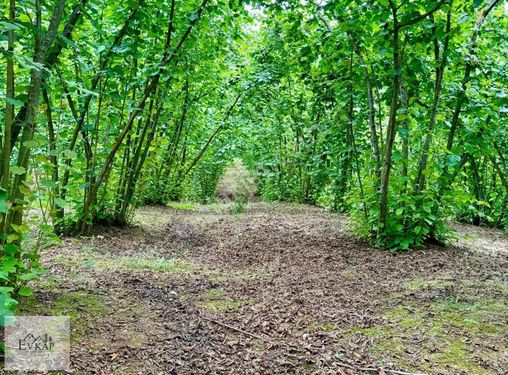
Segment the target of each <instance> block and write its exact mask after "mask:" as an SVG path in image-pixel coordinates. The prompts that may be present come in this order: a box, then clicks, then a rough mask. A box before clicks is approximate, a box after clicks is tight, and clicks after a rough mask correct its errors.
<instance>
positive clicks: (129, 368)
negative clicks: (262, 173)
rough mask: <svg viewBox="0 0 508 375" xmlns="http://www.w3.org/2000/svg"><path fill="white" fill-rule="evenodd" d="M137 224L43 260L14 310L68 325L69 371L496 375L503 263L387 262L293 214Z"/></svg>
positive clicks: (269, 207) (210, 214)
mask: <svg viewBox="0 0 508 375" xmlns="http://www.w3.org/2000/svg"><path fill="white" fill-rule="evenodd" d="M136 221H137V223H138V224H137V225H136V226H134V227H132V228H126V229H107V230H103V231H101V232H100V233H96V234H95V235H94V236H93V237H90V238H82V239H66V240H65V245H64V246H61V247H59V248H54V249H50V250H48V251H47V252H45V253H44V255H43V259H44V262H45V264H46V266H47V268H48V269H49V271H50V272H49V274H48V275H46V276H45V277H44V278H43V280H41V282H40V285H38V286H37V288H38V289H39V290H40V292H38V293H36V294H35V296H33V297H31V298H29V299H27V300H26V301H24V304H23V305H22V307H21V309H20V314H67V315H70V316H71V317H72V326H73V345H72V368H73V372H74V373H76V374H210V373H213V374H282V373H296V374H361V373H376V372H377V373H380V374H383V373H390V372H391V371H392V372H393V371H395V372H397V371H399V372H400V371H405V372H419V373H428V374H505V373H506V369H507V368H508V336H507V332H508V323H507V322H508V274H507V272H506V270H507V269H508V257H507V256H504V255H503V254H502V253H501V254H498V256H496V257H495V258H494V257H490V256H487V255H485V254H483V253H477V252H474V251H470V250H468V249H467V248H464V247H451V248H441V247H433V248H428V249H426V250H422V251H417V252H411V253H404V254H399V255H393V254H390V253H388V252H385V251H380V250H376V249H372V248H369V247H368V246H367V245H366V244H365V243H364V242H363V241H362V240H359V239H357V238H355V237H354V236H352V235H351V231H350V229H349V228H348V226H347V221H348V220H347V218H346V217H344V216H340V215H334V214H330V213H328V212H326V211H324V210H321V209H319V208H315V207H309V206H303V205H290V204H267V203H252V204H249V206H248V208H247V211H246V212H245V213H242V214H232V213H230V211H229V210H228V208H227V206H224V205H215V206H213V205H212V206H204V207H199V208H198V207H193V206H179V207H174V208H155V207H147V208H143V209H141V210H139V211H138V213H137V216H136ZM369 369H370V370H369Z"/></svg>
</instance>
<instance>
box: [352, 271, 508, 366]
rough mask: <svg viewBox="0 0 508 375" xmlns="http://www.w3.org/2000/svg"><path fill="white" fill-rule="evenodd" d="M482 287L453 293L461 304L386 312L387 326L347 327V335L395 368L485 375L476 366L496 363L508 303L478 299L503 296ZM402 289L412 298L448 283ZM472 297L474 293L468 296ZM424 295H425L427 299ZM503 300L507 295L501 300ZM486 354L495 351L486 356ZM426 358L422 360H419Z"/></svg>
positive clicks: (424, 304)
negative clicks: (368, 345) (410, 358)
mask: <svg viewBox="0 0 508 375" xmlns="http://www.w3.org/2000/svg"><path fill="white" fill-rule="evenodd" d="M483 284H484V282H478V281H476V282H475V283H472V282H471V284H470V285H469V284H468V282H467V281H466V282H464V283H462V284H460V285H459V286H457V285H456V284H454V286H455V287H456V289H455V290H454V292H455V293H457V294H458V295H459V294H460V295H461V296H462V298H461V299H459V298H458V297H455V298H440V299H435V300H432V301H428V300H425V299H423V301H422V300H417V301H413V302H408V303H405V304H404V305H399V306H397V307H394V308H391V309H388V310H386V311H385V312H384V314H383V315H382V318H383V319H384V321H385V322H386V323H385V324H383V325H376V326H373V327H368V328H363V327H352V328H351V329H350V331H349V336H351V335H361V336H364V337H365V339H366V340H370V341H372V342H373V345H372V355H373V356H374V357H375V358H378V360H380V361H382V362H394V363H397V364H398V365H399V366H401V367H403V368H406V369H409V370H416V371H418V370H419V371H422V370H423V371H427V372H431V373H435V372H439V373H450V374H453V373H468V374H486V373H488V372H489V370H487V369H486V368H484V367H482V366H481V365H480V363H481V362H479V361H478V358H481V359H482V360H483V362H488V361H489V360H490V359H492V360H494V361H495V360H496V357H497V358H498V357H499V352H505V353H506V354H507V355H508V350H507V349H506V347H503V337H504V335H505V334H506V332H508V299H507V298H500V299H492V298H491V297H489V295H490V294H485V293H482V294H481V295H479V294H478V293H477V291H478V290H482V291H485V290H486V289H485V288H487V287H488V288H489V290H490V291H492V290H494V291H495V292H496V293H504V291H505V287H506V285H504V284H503V283H502V282H501V283H498V284H496V285H492V284H490V282H489V285H483ZM405 286H406V287H407V288H408V289H409V290H411V292H412V293H413V294H418V293H419V292H422V293H423V294H424V295H426V294H425V293H426V292H428V291H430V292H434V293H430V295H439V293H436V291H438V290H441V289H446V288H450V287H451V286H452V282H451V281H450V280H425V279H420V278H419V279H413V280H408V282H407V283H406V284H405ZM474 290H475V291H476V292H475V293H473V292H472V291H474ZM427 295H428V293H427ZM504 295H505V296H506V294H504ZM488 348H494V349H493V350H490V349H488ZM405 353H418V356H417V357H416V360H415V358H413V362H412V363H407V362H406V361H405V358H407V355H405ZM423 358H425V360H422V359H423Z"/></svg>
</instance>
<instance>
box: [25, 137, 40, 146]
mask: <svg viewBox="0 0 508 375" xmlns="http://www.w3.org/2000/svg"><path fill="white" fill-rule="evenodd" d="M23 144H24V145H25V147H27V148H37V147H39V142H37V141H36V140H34V139H31V140H29V141H26V142H23Z"/></svg>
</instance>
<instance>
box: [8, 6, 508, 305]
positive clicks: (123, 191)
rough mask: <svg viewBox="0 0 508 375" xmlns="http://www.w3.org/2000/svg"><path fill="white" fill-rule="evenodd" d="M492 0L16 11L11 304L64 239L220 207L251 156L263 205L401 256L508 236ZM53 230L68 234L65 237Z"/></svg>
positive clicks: (498, 30) (505, 140) (503, 28)
mask: <svg viewBox="0 0 508 375" xmlns="http://www.w3.org/2000/svg"><path fill="white" fill-rule="evenodd" d="M507 13H508V8H507V7H506V6H505V5H503V2H501V1H500V0H489V1H487V2H486V1H482V0H471V1H466V2H459V1H456V0H440V1H406V0H398V1H395V0H382V1H366V2H363V1H342V0H330V1H318V2H312V1H290V0H288V1H275V0H272V1H252V2H249V3H248V4H247V3H242V2H239V1H229V2H226V1H222V0H201V1H199V0H198V1H185V2H178V1H175V0H140V1H132V0H130V1H122V2H115V1H98V0H68V1H66V0H53V1H49V0H47V1H44V0H5V6H4V12H3V14H2V18H1V19H0V27H1V29H0V32H1V34H0V66H2V68H3V69H2V75H1V76H0V96H1V98H2V100H3V103H4V104H3V108H2V109H3V110H2V112H1V114H0V122H1V123H2V124H3V132H2V137H1V146H2V147H1V155H2V163H1V165H0V182H1V187H0V189H1V190H0V213H1V223H0V225H1V234H2V237H1V241H2V253H1V264H2V268H1V270H0V279H1V283H2V287H1V289H0V292H1V293H0V294H1V295H2V296H3V297H2V298H3V299H2V301H0V305H3V306H4V307H6V308H10V307H12V305H13V304H14V303H15V301H14V300H12V299H11V296H12V294H13V293H17V294H21V295H27V294H30V290H29V289H27V288H26V284H27V282H28V281H29V280H31V279H32V278H34V277H36V276H37V275H39V274H40V273H42V272H43V270H41V269H40V265H39V261H38V249H40V248H41V246H49V245H52V244H54V243H55V242H57V241H58V237H57V236H56V235H63V234H82V233H86V232H87V231H89V229H90V227H91V226H93V225H96V224H99V223H100V224H108V225H124V224H126V223H128V222H129V220H130V216H131V213H132V209H133V207H135V206H137V205H140V204H143V203H145V204H146V203H149V204H164V203H165V202H167V201H169V200H179V199H189V200H195V201H200V202H205V203H206V202H210V201H212V200H213V199H214V197H215V190H216V186H217V183H218V181H219V179H220V177H221V175H222V173H223V171H224V169H225V167H226V166H227V165H228V163H229V162H231V161H232V160H234V159H235V158H241V159H242V160H243V162H244V164H245V165H246V166H247V168H249V169H250V170H251V172H252V173H253V174H255V176H256V178H257V182H258V185H259V189H260V192H261V194H262V195H263V197H264V198H266V199H272V200H290V201H298V202H307V203H311V204H320V205H323V206H326V207H329V208H331V209H334V210H337V211H344V212H350V213H351V214H352V216H353V217H354V218H355V219H356V222H357V224H358V230H359V232H360V233H361V234H362V235H363V236H365V237H366V238H368V239H370V240H371V241H372V242H373V243H374V244H375V245H377V246H380V247H384V248H389V249H408V248H411V247H412V248H416V247H419V246H421V245H423V243H424V242H425V241H427V240H438V241H444V240H445V239H446V236H447V233H448V230H447V225H446V223H447V221H448V220H450V219H459V220H464V221H470V222H473V223H475V224H489V225H496V226H499V227H503V226H504V227H505V228H508V213H507V209H506V206H507V203H508V164H507V160H506V158H507V155H508V137H507V132H508V129H507V117H506V114H507V113H508V92H507V78H508V69H507V67H506V63H507V56H508V53H507V52H508V19H507V17H506V15H507ZM55 234H56V235H55Z"/></svg>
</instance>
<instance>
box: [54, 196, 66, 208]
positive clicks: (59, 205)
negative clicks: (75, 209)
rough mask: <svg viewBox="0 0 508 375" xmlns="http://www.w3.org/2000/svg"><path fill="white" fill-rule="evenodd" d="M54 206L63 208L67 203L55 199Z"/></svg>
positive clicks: (63, 200)
mask: <svg viewBox="0 0 508 375" xmlns="http://www.w3.org/2000/svg"><path fill="white" fill-rule="evenodd" d="M55 204H56V205H57V206H58V207H60V208H65V207H66V206H67V202H65V199H62V198H55Z"/></svg>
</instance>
